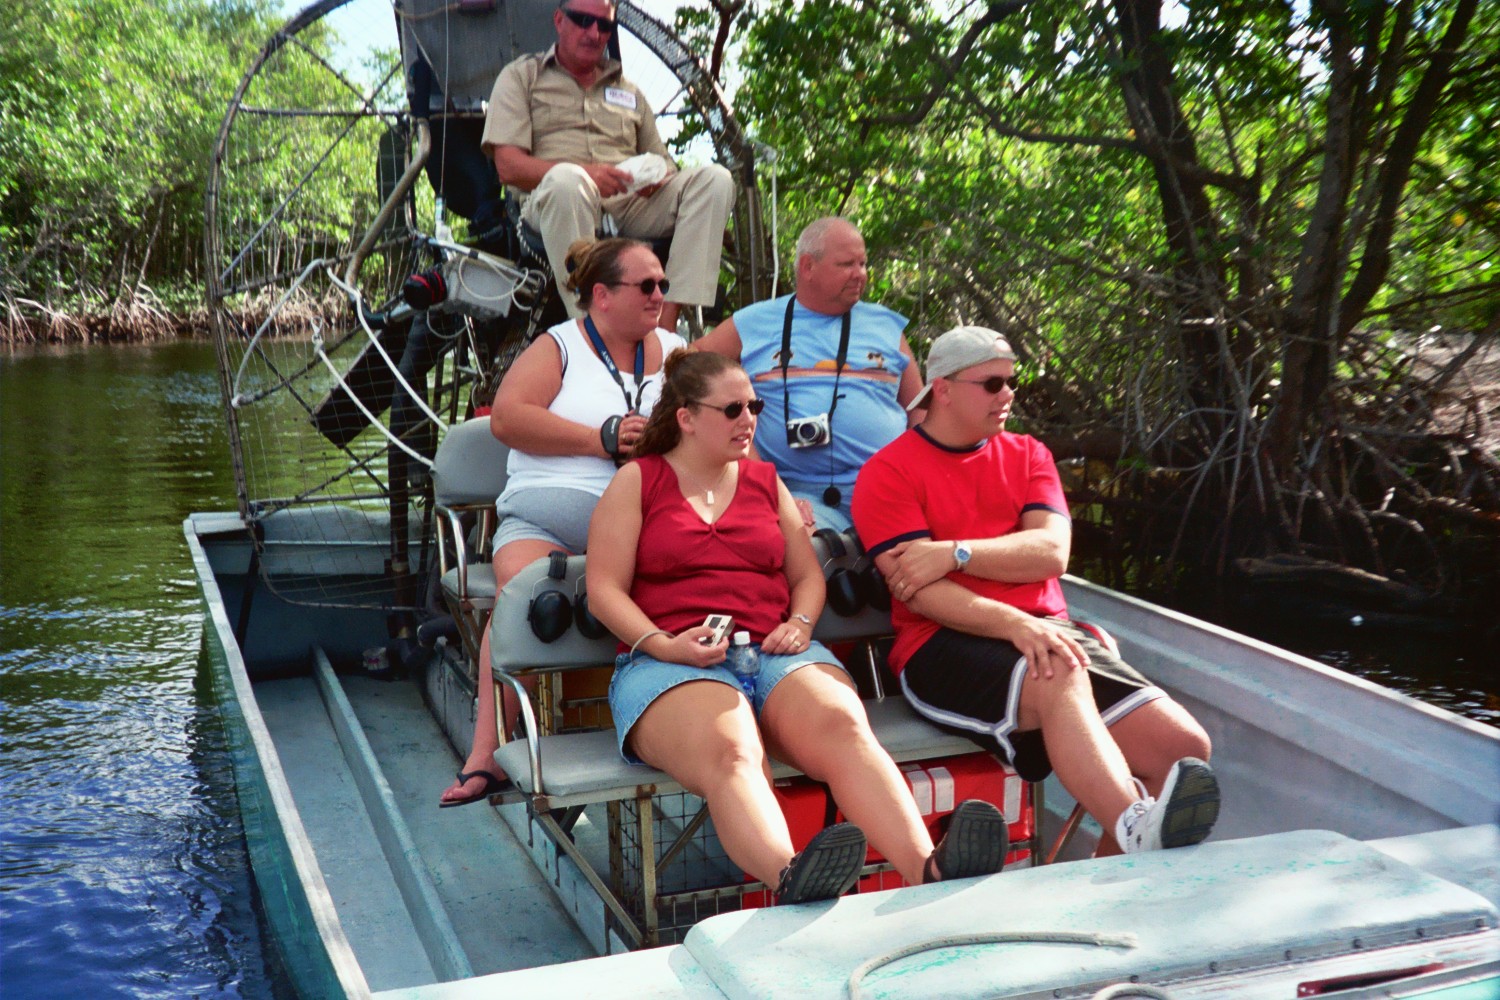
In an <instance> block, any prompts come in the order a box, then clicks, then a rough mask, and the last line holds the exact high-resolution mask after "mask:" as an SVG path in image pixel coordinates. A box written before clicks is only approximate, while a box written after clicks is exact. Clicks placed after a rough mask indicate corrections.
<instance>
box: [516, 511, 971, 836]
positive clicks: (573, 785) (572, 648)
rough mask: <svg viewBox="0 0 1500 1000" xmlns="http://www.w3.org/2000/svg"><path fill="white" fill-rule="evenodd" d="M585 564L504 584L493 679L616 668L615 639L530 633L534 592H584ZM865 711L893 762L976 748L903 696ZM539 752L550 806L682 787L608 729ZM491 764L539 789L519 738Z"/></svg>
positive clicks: (536, 567)
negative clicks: (627, 757) (639, 759)
mask: <svg viewBox="0 0 1500 1000" xmlns="http://www.w3.org/2000/svg"><path fill="white" fill-rule="evenodd" d="M814 548H815V549H816V550H817V551H818V554H819V559H820V562H821V561H826V559H827V552H826V549H825V548H824V546H823V543H822V541H821V540H819V539H814ZM584 566H585V557H584V556H571V557H569V559H568V560H567V570H566V573H565V575H564V576H563V578H562V579H561V580H552V579H549V578H548V577H547V568H548V567H547V563H546V562H545V561H538V562H535V563H533V564H531V565H530V566H528V567H526V568H525V569H524V570H522V571H521V572H520V573H518V574H516V576H515V577H514V578H513V579H512V580H511V581H510V582H509V583H508V584H506V586H505V589H504V590H503V591H502V592H501V594H500V599H499V602H498V604H497V605H496V609H495V614H494V616H493V617H492V618H491V623H490V629H491V632H490V665H491V666H492V667H493V669H494V670H495V671H496V673H497V675H499V674H509V675H512V676H514V675H517V674H522V673H529V672H534V671H555V670H568V669H574V668H582V667H598V666H607V665H610V664H612V663H613V662H614V659H615V654H616V651H617V650H618V648H619V643H618V642H617V641H616V640H615V639H614V637H612V636H606V637H605V638H603V639H588V638H586V637H585V636H584V635H583V634H582V633H580V632H579V631H578V630H577V629H576V628H573V627H570V628H569V629H568V630H567V631H566V632H565V633H563V635H562V637H561V638H559V639H558V640H556V641H555V642H550V643H544V642H542V641H541V640H540V639H538V638H537V637H536V636H535V634H533V632H532V631H531V625H530V623H529V621H528V620H527V612H528V611H529V609H530V605H531V599H532V596H533V595H534V594H540V593H542V592H543V591H544V590H547V589H556V590H561V591H562V592H563V593H565V594H566V595H568V599H569V600H570V601H571V600H574V599H575V598H576V596H577V595H578V594H581V593H584V592H585V588H584V586H583V584H582V582H581V581H582V580H583V579H584ZM828 568H829V569H833V568H834V567H833V566H829V567H828ZM813 634H814V635H815V636H816V637H817V638H819V639H821V640H823V641H824V642H842V641H854V640H868V639H875V638H880V637H883V636H887V635H890V634H891V623H890V616H889V615H888V614H887V613H885V612H882V611H877V610H875V609H873V608H866V609H864V610H863V611H861V612H860V613H859V614H858V615H854V616H852V617H849V618H844V617H842V616H840V615H838V614H837V613H836V612H834V611H833V609H831V608H824V610H823V614H822V615H821V616H820V617H819V619H818V622H817V624H816V626H815V627H814V630H813ZM865 707H866V710H867V711H868V712H869V715H870V723H871V726H872V727H873V728H874V730H875V734H876V736H877V737H878V738H879V739H880V742H881V745H883V746H884V747H885V748H886V750H888V751H889V752H890V754H891V756H892V757H893V758H894V759H895V760H896V761H898V762H904V761H912V760H927V759H931V758H934V757H944V756H951V755H954V754H965V753H972V752H974V751H975V749H976V747H975V745H974V744H973V743H971V742H970V741H969V740H967V739H965V738H964V737H962V736H954V735H950V734H948V733H945V732H943V731H942V730H940V729H938V728H937V727H936V726H933V725H931V724H930V723H928V722H927V721H926V720H924V719H922V718H921V717H919V716H918V715H917V714H916V713H915V712H913V711H912V710H911V708H910V707H908V706H907V704H906V702H905V700H904V699H902V698H887V699H884V700H882V701H868V702H866V703H865ZM537 750H538V754H539V756H540V760H541V770H542V786H543V787H542V791H543V792H545V794H546V795H547V796H548V803H549V806H550V807H551V808H560V807H563V806H568V805H579V804H586V803H592V802H606V801H610V800H613V799H624V798H633V797H634V796H635V795H636V794H637V792H638V790H640V789H643V788H646V789H651V788H654V789H655V790H656V791H658V792H666V791H678V790H680V789H681V786H679V785H678V784H677V783H676V782H674V781H673V780H672V779H671V778H669V777H668V776H667V775H665V774H663V773H662V772H660V771H657V770H655V769H654V768H650V767H645V766H643V765H631V764H627V763H625V762H624V761H623V760H621V759H620V754H619V751H618V750H617V749H616V747H615V734H614V730H613V729H609V730H605V731H601V732H592V733H567V734H563V735H557V736H543V737H541V738H540V740H539V741H538V744H537ZM495 760H496V762H497V763H498V764H499V765H500V766H501V767H503V768H504V769H505V772H506V773H507V774H509V775H511V776H512V777H513V778H514V779H515V780H516V783H517V785H518V786H519V787H520V788H521V790H522V791H523V792H525V793H526V794H527V795H532V794H536V792H537V787H536V785H537V783H536V781H535V780H534V778H533V775H532V772H531V762H530V748H529V744H528V742H527V740H525V739H517V740H513V741H511V742H510V743H507V744H505V745H504V746H502V747H501V748H500V749H499V751H498V752H497V753H496V754H495ZM772 773H773V774H774V775H775V776H776V777H784V776H791V775H795V774H797V773H799V772H797V771H795V770H794V769H792V768H790V767H788V766H786V765H784V764H779V763H777V764H774V765H773V768H772Z"/></svg>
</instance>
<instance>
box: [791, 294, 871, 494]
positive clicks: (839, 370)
mask: <svg viewBox="0 0 1500 1000" xmlns="http://www.w3.org/2000/svg"><path fill="white" fill-rule="evenodd" d="M796 306H797V296H796V295H795V294H794V295H793V296H792V297H791V298H790V299H788V300H787V303H786V319H785V321H783V322H782V324H781V417H782V422H783V423H785V422H789V421H790V420H791V419H792V404H791V399H790V397H789V395H788V393H787V388H786V370H787V365H788V364H789V363H790V361H791V357H792V310H793V309H795V308H796ZM853 313H854V310H853V309H852V308H851V309H848V310H846V311H845V312H844V315H843V318H842V319H841V320H840V322H839V353H838V357H837V358H835V359H834V369H833V399H831V400H829V402H828V475H829V479H830V482H829V483H828V489H826V490H824V491H823V502H824V503H826V504H827V505H828V506H830V507H837V506H838V505H839V502H840V501H841V500H842V499H843V494H842V493H840V492H839V489H838V487H837V486H834V485H833V482H832V481H831V480H832V477H833V414H834V411H835V410H837V409H838V408H839V379H840V378H841V377H842V376H843V374H844V363H845V362H846V361H848V360H849V325H850V322H851V316H852V315H853Z"/></svg>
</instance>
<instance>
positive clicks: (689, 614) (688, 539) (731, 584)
mask: <svg viewBox="0 0 1500 1000" xmlns="http://www.w3.org/2000/svg"><path fill="white" fill-rule="evenodd" d="M639 464H640V467H641V535H640V541H639V543H638V544H637V545H636V552H635V579H634V581H633V582H632V583H631V586H630V596H631V597H632V598H633V599H634V600H635V603H636V604H637V605H639V606H640V609H641V610H642V611H644V612H645V613H646V615H647V617H649V618H650V619H651V620H652V622H654V623H655V624H656V627H657V628H664V629H666V630H668V631H669V632H674V633H675V632H681V631H682V630H683V629H687V628H692V627H693V626H694V625H702V624H703V619H704V617H706V616H707V615H710V614H727V615H733V616H734V628H735V631H739V630H741V629H743V630H745V631H746V632H749V633H750V639H751V641H752V642H764V641H765V638H766V635H767V633H769V632H770V631H771V630H772V629H773V628H775V627H776V626H777V625H779V624H781V623H782V622H783V621H785V620H786V612H787V608H788V607H789V606H790V604H791V590H790V587H789V586H788V585H787V580H786V574H785V573H784V572H783V569H782V567H783V565H784V564H785V562H786V538H785V537H784V536H783V535H782V534H781V520H780V517H779V510H778V503H777V488H776V487H777V480H776V469H775V467H774V466H772V465H771V464H770V463H768V462H759V461H752V460H749V459H744V460H742V461H741V462H740V463H739V466H740V481H739V488H738V489H737V490H736V491H735V494H734V498H733V499H731V500H730V501H729V506H728V507H727V508H725V510H724V512H723V513H722V514H721V515H719V519H718V520H717V521H715V522H714V523H713V524H707V523H705V522H704V520H703V518H702V517H700V516H699V515H698V512H697V511H695V510H694V509H693V508H692V506H691V505H690V504H689V503H688V502H687V498H686V497H684V496H683V495H682V488H681V486H680V485H679V484H678V481H677V473H676V472H675V471H673V469H672V466H671V465H669V464H668V463H667V460H666V459H665V458H662V457H661V456H660V455H648V456H646V457H645V458H642V459H640V463H639Z"/></svg>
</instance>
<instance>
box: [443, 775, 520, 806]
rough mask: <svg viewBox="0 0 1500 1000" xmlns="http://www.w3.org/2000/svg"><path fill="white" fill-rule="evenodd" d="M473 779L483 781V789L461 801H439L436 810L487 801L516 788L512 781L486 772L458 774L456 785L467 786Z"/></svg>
mask: <svg viewBox="0 0 1500 1000" xmlns="http://www.w3.org/2000/svg"><path fill="white" fill-rule="evenodd" d="M475 778H483V779H484V788H483V789H482V790H481V791H479V792H476V793H475V794H473V795H469V796H466V797H465V798H462V799H453V800H452V801H451V802H443V801H439V802H438V808H439V809H452V808H453V807H454V806H466V805H469V804H470V803H472V802H478V801H480V800H481V799H488V798H489V797H490V796H491V795H498V794H500V793H501V792H508V791H510V790H511V789H512V788H515V787H516V783H515V782H514V781H511V780H510V779H509V778H497V777H495V776H494V775H493V774H491V773H490V772H488V771H459V772H458V783H459V784H460V785H463V784H467V783H468V782H470V781H473V780H474V779H475Z"/></svg>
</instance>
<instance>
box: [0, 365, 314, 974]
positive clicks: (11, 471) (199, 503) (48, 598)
mask: <svg viewBox="0 0 1500 1000" xmlns="http://www.w3.org/2000/svg"><path fill="white" fill-rule="evenodd" d="M233 496H234V489H233V484H232V480H231V478H230V475H229V470H228V460H227V449H226V448H225V445H224V433H223V428H222V419H221V417H220V416H219V406H218V387H217V379H216V375H215V374H214V370H213V352H212V350H211V349H210V348H208V347H207V346H206V345H202V344H171V345H163V346H156V347H149V348H143V347H124V348H90V349H72V350H64V351H48V352H40V353H35V354H30V355H25V356H11V357H7V358H5V359H4V360H0V720H3V721H0V734H3V742H0V788H3V796H4V798H3V801H4V808H3V813H0V924H3V927H4V932H3V935H0V994H3V995H4V996H5V997H6V998H11V997H15V998H32V997H36V998H42V997H49V998H50V997H61V996H80V997H91V998H92V997H163V998H167V997H171V998H180V997H221V996H222V997H257V998H258V997H274V996H278V995H285V994H286V992H287V991H286V989H285V987H284V986H279V985H277V984H276V983H275V982H274V981H273V974H272V973H271V972H270V971H268V969H267V963H266V959H265V958H264V957H263V947H262V938H261V932H260V928H259V925H258V923H257V917H256V914H255V910H254V892H253V888H252V885H251V882H250V877H249V870H248V859H247V857H246V854H245V847H244V838H243V834H242V831H241V829H240V825H239V819H238V815H237V813H236V807H235V799H234V794H233V783H232V775H231V773H230V770H229V759H228V756H227V748H226V747H225V746H224V743H223V736H222V732H221V730H220V728H219V725H218V723H217V720H216V716H215V707H214V705H213V704H212V699H211V695H210V694H209V692H208V691H207V690H206V689H200V686H199V681H198V659H199V651H200V640H201V632H202V627H201V621H202V620H201V617H200V615H199V611H198V597H197V593H196V587H195V583H194V580H193V578H192V575H191V567H190V565H189V563H188V559H187V549H186V546H185V545H184V543H183V540H182V533H181V527H180V524H181V521H182V519H183V517H185V516H186V515H187V514H188V513H189V512H190V511H193V510H202V509H224V508H228V507H232V506H233Z"/></svg>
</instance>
